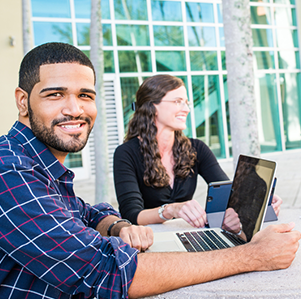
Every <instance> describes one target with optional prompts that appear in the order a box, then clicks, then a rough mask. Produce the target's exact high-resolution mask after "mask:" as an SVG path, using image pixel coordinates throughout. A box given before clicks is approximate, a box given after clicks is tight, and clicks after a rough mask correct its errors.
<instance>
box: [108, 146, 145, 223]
mask: <svg viewBox="0 0 301 299" xmlns="http://www.w3.org/2000/svg"><path fill="white" fill-rule="evenodd" d="M136 159H137V157H135V156H134V154H133V152H131V150H130V148H128V146H126V144H123V145H121V146H119V147H117V149H116V150H115V153H114V183H115V191H116V197H117V201H118V204H119V211H120V213H121V216H122V217H123V218H126V219H128V220H130V221H131V222H132V223H133V224H137V217H138V214H139V213H140V212H141V211H142V210H143V209H144V201H143V198H142V194H141V191H140V187H139V182H138V178H137V171H138V169H137V168H138V165H137V161H136ZM141 175H142V174H141Z"/></svg>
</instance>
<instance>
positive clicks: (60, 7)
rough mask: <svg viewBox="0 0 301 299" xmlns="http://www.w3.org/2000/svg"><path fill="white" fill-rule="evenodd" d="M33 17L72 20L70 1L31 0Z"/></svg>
mask: <svg viewBox="0 0 301 299" xmlns="http://www.w3.org/2000/svg"><path fill="white" fill-rule="evenodd" d="M31 9H32V16H33V17H48V18H49V17H50V18H52V17H53V18H71V12H70V2H69V0H51V1H49V0H31Z"/></svg>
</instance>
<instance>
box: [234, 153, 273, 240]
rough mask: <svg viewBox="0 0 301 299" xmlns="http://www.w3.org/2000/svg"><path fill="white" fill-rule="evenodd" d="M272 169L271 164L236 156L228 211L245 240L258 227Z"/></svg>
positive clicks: (267, 196) (266, 198)
mask: <svg viewBox="0 0 301 299" xmlns="http://www.w3.org/2000/svg"><path fill="white" fill-rule="evenodd" d="M275 168H276V163H275V162H273V161H267V160H263V159H258V158H254V157H249V156H244V155H240V156H239V160H238V163H237V167H236V172H235V176H234V179H233V183H232V191H231V195H230V198H229V202H228V208H233V209H234V210H235V212H236V213H237V214H238V217H239V219H240V223H241V224H242V230H243V232H244V233H245V235H246V237H247V241H250V240H251V238H252V236H253V235H254V234H255V233H256V232H258V231H259V230H260V228H261V225H262V222H263V219H264V218H263V217H264V215H265V210H266V206H267V203H268V200H269V194H270V189H271V185H272V182H273V178H274V173H275Z"/></svg>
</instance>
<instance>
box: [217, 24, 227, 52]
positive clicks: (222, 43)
mask: <svg viewBox="0 0 301 299" xmlns="http://www.w3.org/2000/svg"><path fill="white" fill-rule="evenodd" d="M218 31H219V44H220V46H221V47H224V46H225V34H224V27H219V29H218Z"/></svg>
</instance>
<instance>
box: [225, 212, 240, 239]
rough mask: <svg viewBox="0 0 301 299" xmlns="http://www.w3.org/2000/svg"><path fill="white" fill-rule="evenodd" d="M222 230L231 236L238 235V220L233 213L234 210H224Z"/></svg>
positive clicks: (236, 215)
mask: <svg viewBox="0 0 301 299" xmlns="http://www.w3.org/2000/svg"><path fill="white" fill-rule="evenodd" d="M222 229H224V230H226V231H228V232H231V233H233V234H238V233H239V232H240V230H241V225H240V219H239V217H238V214H237V213H236V212H235V211H234V209H232V208H228V209H227V210H226V212H225V218H224V222H223V226H222Z"/></svg>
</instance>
